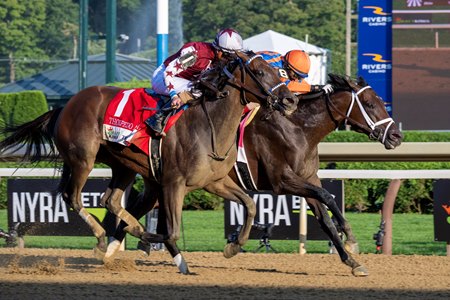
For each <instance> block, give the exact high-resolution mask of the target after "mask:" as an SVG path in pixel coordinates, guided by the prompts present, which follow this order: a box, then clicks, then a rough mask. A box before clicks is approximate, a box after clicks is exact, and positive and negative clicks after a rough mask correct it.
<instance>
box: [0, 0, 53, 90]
mask: <svg viewBox="0 0 450 300" xmlns="http://www.w3.org/2000/svg"><path fill="white" fill-rule="evenodd" d="M0 19H1V20H2V22H1V23H0V58H1V59H2V60H3V61H6V62H7V64H6V65H3V67H2V68H0V79H1V81H3V82H13V81H15V79H16V77H21V76H23V74H27V73H29V72H28V70H27V69H26V67H24V66H23V65H21V64H20V63H19V62H20V61H23V60H24V59H28V60H29V59H42V58H45V53H44V51H42V50H41V49H40V48H38V45H37V44H38V40H39V39H38V35H39V33H40V31H41V29H42V28H43V26H44V25H45V0H34V1H17V0H10V1H2V2H0Z"/></svg>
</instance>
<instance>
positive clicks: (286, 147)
mask: <svg viewBox="0 0 450 300" xmlns="http://www.w3.org/2000/svg"><path fill="white" fill-rule="evenodd" d="M329 83H330V84H331V85H332V86H333V88H334V92H333V93H332V94H331V95H325V94H323V93H319V94H312V95H307V96H304V99H301V100H300V102H299V106H298V109H297V110H296V111H295V112H294V113H293V114H292V115H290V116H289V117H288V118H283V117H281V116H279V115H278V114H271V115H270V116H269V119H267V117H268V115H267V112H266V111H264V110H260V111H259V112H258V113H257V115H256V116H255V118H254V120H253V121H252V122H251V123H250V124H249V125H248V127H247V128H246V130H245V135H244V144H245V145H246V151H245V154H246V157H247V159H248V163H249V168H250V171H251V174H252V177H253V182H254V185H255V187H251V186H244V187H245V188H246V189H261V190H272V191H274V192H275V193H276V194H292V195H298V196H303V197H305V198H306V201H307V203H308V204H309V207H310V208H311V210H312V211H313V213H314V215H315V216H316V218H317V220H318V221H319V223H320V225H321V227H322V229H323V230H324V231H325V233H326V234H327V235H328V237H329V238H330V240H331V241H332V242H333V244H334V245H335V247H336V249H337V251H338V253H339V255H340V258H341V260H342V262H344V263H345V264H346V265H348V266H350V267H351V268H352V273H353V274H354V275H355V276H366V275H367V274H368V272H367V270H366V268H365V267H364V266H361V265H360V264H359V263H357V262H356V261H355V260H354V259H353V258H352V257H351V255H350V253H349V252H352V250H353V251H354V249H355V246H356V240H355V237H354V236H353V233H352V231H351V227H350V225H349V223H348V222H347V221H346V220H345V219H344V217H343V216H342V213H341V212H340V210H339V209H338V207H337V205H336V202H335V201H334V200H333V197H332V195H331V194H330V193H329V192H328V191H327V190H325V189H323V188H322V187H321V183H320V179H319V178H318V176H317V172H318V169H319V156H318V144H319V142H320V141H321V140H323V138H324V137H325V136H326V135H328V134H329V133H330V132H332V131H334V130H335V129H336V128H337V127H338V126H339V125H340V124H341V123H342V122H344V121H346V122H347V123H348V124H350V125H352V127H353V129H355V130H356V131H358V132H362V133H365V134H366V135H368V136H369V138H370V139H374V140H377V141H379V142H381V143H383V144H384V146H385V148H386V149H394V148H395V147H397V146H399V145H400V144H401V140H402V134H401V133H400V131H399V129H398V127H397V126H396V125H395V123H394V121H393V120H392V119H391V118H390V117H389V115H388V113H387V112H386V109H385V106H384V103H383V101H382V100H381V98H380V97H379V96H378V95H377V94H376V93H375V91H374V90H373V89H371V88H370V86H368V85H367V83H366V82H365V81H364V80H363V79H362V78H360V79H359V81H358V82H354V81H353V80H350V79H349V78H346V77H343V76H338V75H333V74H329ZM230 177H231V178H232V179H233V181H235V182H236V183H240V181H239V180H238V176H237V174H236V170H235V169H234V170H232V171H231V172H230ZM151 194H152V195H155V194H154V193H150V192H149V191H148V190H147V187H146V189H145V191H144V194H143V195H141V196H142V198H140V199H138V201H137V202H138V203H135V204H134V208H131V209H130V210H131V211H133V213H134V214H136V215H137V216H139V217H141V216H143V215H144V214H145V213H146V212H147V211H148V210H149V209H151V207H148V206H147V205H146V204H147V203H149V202H148V201H143V199H145V198H146V197H148V196H150V195H151ZM325 205H326V206H327V207H328V208H329V209H330V211H331V212H332V213H333V216H334V218H335V219H336V221H337V223H338V225H339V227H340V229H341V230H342V231H343V233H344V234H345V235H346V238H347V240H346V244H345V246H344V244H343V242H342V240H341V238H340V237H339V234H338V231H337V229H336V226H335V225H334V223H333V222H332V220H331V218H330V216H329V215H328V213H327V211H326V207H325ZM115 237H116V238H117V239H118V240H122V239H123V237H124V233H123V232H121V231H120V230H118V232H117V233H116V236H115Z"/></svg>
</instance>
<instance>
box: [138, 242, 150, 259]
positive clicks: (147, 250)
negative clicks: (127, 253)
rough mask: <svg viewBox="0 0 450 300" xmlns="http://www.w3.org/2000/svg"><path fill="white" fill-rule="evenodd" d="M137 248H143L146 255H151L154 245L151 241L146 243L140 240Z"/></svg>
mask: <svg viewBox="0 0 450 300" xmlns="http://www.w3.org/2000/svg"><path fill="white" fill-rule="evenodd" d="M137 249H138V250H141V251H142V253H143V254H144V255H147V256H150V251H151V250H152V246H151V245H150V244H149V243H144V242H142V241H139V242H138V244H137Z"/></svg>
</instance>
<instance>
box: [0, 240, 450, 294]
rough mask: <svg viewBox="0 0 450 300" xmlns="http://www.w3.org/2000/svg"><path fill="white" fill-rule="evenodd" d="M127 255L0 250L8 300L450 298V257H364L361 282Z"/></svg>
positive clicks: (289, 259) (307, 269)
mask: <svg viewBox="0 0 450 300" xmlns="http://www.w3.org/2000/svg"><path fill="white" fill-rule="evenodd" d="M184 257H185V259H186V261H187V262H188V264H189V268H190V271H191V272H192V273H193V274H192V275H182V274H180V273H179V272H178V269H177V268H176V267H175V266H174V264H173V263H172V259H171V257H170V255H169V253H168V252H165V251H158V252H152V253H151V255H150V256H144V255H143V254H142V253H141V252H139V251H124V252H121V253H120V254H119V255H118V256H117V257H116V258H115V259H114V260H113V261H112V263H108V264H106V265H105V264H103V263H102V262H101V261H98V260H96V259H95V258H94V254H93V251H89V250H62V249H22V250H19V249H13V248H0V298H1V299H93V298H102V299H125V298H130V299H450V257H444V256H384V255H375V254H364V255H358V256H356V257H355V258H356V259H357V260H358V261H359V262H360V263H361V264H363V265H365V266H366V267H367V268H368V270H369V273H370V274H369V276H368V277H354V276H353V275H352V274H351V270H350V269H349V268H348V267H346V266H344V265H343V264H342V263H340V260H339V257H338V256H337V255H333V254H328V255H323V254H306V255H304V256H301V255H299V254H274V253H240V254H238V255H237V256H236V257H234V258H231V259H226V258H224V257H223V256H222V254H221V253H216V252H191V253H189V252H186V253H184Z"/></svg>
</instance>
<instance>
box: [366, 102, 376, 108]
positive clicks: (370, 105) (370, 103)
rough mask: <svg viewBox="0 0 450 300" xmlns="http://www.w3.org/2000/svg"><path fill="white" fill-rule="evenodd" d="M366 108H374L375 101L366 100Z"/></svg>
mask: <svg viewBox="0 0 450 300" xmlns="http://www.w3.org/2000/svg"><path fill="white" fill-rule="evenodd" d="M366 105H367V108H370V109H374V108H375V103H373V102H372V101H369V102H367V104H366Z"/></svg>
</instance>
